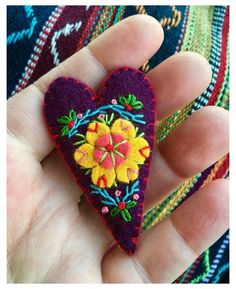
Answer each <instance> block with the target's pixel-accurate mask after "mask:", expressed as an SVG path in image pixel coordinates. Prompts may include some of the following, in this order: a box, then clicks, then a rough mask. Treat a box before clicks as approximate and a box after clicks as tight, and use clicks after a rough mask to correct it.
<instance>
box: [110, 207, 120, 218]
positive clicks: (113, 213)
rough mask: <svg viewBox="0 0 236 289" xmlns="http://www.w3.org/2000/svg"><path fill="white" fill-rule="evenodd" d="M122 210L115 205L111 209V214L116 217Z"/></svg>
mask: <svg viewBox="0 0 236 289" xmlns="http://www.w3.org/2000/svg"><path fill="white" fill-rule="evenodd" d="M119 212H120V210H119V209H118V208H117V207H114V208H113V209H112V210H111V211H110V215H111V216H112V217H115V216H117V215H118V214H119Z"/></svg>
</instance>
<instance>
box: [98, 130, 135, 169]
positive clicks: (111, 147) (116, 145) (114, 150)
mask: <svg viewBox="0 0 236 289" xmlns="http://www.w3.org/2000/svg"><path fill="white" fill-rule="evenodd" d="M129 152H130V144H129V142H128V141H127V140H126V139H125V138H124V137H123V136H122V135H120V134H117V133H111V134H106V135H103V136H100V137H99V138H98V139H97V140H96V143H95V150H94V155H93V156H94V160H95V161H96V162H98V163H99V164H100V165H101V167H103V168H106V169H113V168H116V167H117V166H119V165H120V164H122V163H123V162H124V161H125V159H126V158H127V156H128V154H129Z"/></svg>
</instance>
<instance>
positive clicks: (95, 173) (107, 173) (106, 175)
mask: <svg viewBox="0 0 236 289" xmlns="http://www.w3.org/2000/svg"><path fill="white" fill-rule="evenodd" d="M91 178H92V182H93V183H94V185H96V186H97V187H100V188H110V187H111V186H112V185H113V183H114V181H115V178H116V173H115V170H114V169H105V168H103V167H101V166H99V165H98V166H96V167H95V168H93V169H92V175H91Z"/></svg>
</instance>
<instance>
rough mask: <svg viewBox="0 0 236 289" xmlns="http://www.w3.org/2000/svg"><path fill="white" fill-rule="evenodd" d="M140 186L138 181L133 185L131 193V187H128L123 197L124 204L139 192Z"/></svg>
mask: <svg viewBox="0 0 236 289" xmlns="http://www.w3.org/2000/svg"><path fill="white" fill-rule="evenodd" d="M138 184H139V181H136V182H135V183H133V185H132V187H131V189H130V192H129V187H128V186H126V194H125V196H124V197H123V199H122V200H123V202H125V200H126V199H127V198H128V197H129V196H132V195H133V194H134V193H136V192H138V191H139V189H138V188H137V186H138Z"/></svg>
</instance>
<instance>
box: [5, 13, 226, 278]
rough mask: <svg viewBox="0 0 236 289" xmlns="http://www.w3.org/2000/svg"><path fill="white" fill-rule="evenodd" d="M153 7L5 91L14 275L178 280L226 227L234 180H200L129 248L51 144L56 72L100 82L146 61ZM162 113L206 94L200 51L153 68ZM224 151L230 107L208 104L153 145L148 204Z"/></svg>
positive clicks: (156, 31) (155, 30) (158, 38)
mask: <svg viewBox="0 0 236 289" xmlns="http://www.w3.org/2000/svg"><path fill="white" fill-rule="evenodd" d="M162 41H163V31H162V28H161V26H160V24H159V23H158V22H157V21H156V20H155V19H153V18H152V17H150V16H132V17H129V18H127V19H125V20H123V21H121V22H120V23H118V24H117V25H115V26H113V27H111V28H110V29H108V30H107V31H105V32H104V33H103V34H102V35H101V36H99V37H98V38H97V39H96V40H94V41H92V42H91V43H90V44H89V45H88V46H87V47H85V48H83V49H81V50H80V51H79V52H77V53H75V54H74V55H73V56H72V57H70V58H69V59H67V60H66V61H65V62H63V63H62V64H60V65H59V66H58V67H56V68H54V69H53V70H51V71H50V72H49V73H47V74H46V75H44V76H43V77H41V78H40V79H39V80H38V81H37V82H36V83H34V84H33V85H30V86H29V87H28V88H26V89H25V90H23V91H22V92H20V93H18V94H16V95H15V96H13V97H12V98H11V99H10V100H9V101H8V278H9V282H109V283H110V282H111V283H116V282H134V283H135V282H141V283H142V282H158V283H159V282H167V283H169V282H173V281H174V280H175V279H176V278H177V277H178V276H179V275H180V274H182V273H183V272H184V271H185V270H186V269H187V268H188V266H190V264H191V263H192V262H193V261H194V260H195V259H196V258H197V257H198V256H199V255H200V254H201V253H202V252H203V251H204V250H206V249H207V248H208V247H209V246H210V245H211V244H212V243H214V242H215V241H216V240H217V239H218V238H219V237H220V236H221V235H222V234H223V233H224V232H225V231H226V230H227V228H228V183H227V181H226V180H224V179H221V180H216V181H213V182H211V183H210V184H208V185H206V186H205V187H203V188H201V189H200V190H199V191H198V192H197V193H196V194H194V195H193V196H192V197H190V198H189V199H188V200H187V201H186V202H185V203H184V204H182V205H181V206H180V207H179V208H178V209H177V210H175V212H174V213H172V214H171V215H170V216H169V217H168V218H167V219H165V220H164V221H162V222H161V223H158V224H157V225H155V226H153V227H152V228H151V229H150V230H148V231H146V232H145V233H143V234H142V235H141V236H140V239H139V243H138V247H137V251H136V252H135V254H134V255H133V256H132V257H130V256H127V255H126V254H125V253H124V252H123V251H122V250H121V249H120V248H118V247H116V248H113V249H112V250H110V251H109V252H108V249H109V248H110V246H111V245H112V244H113V243H114V240H113V238H112V237H111V234H110V232H109V231H108V230H107V229H106V228H105V226H104V225H103V224H102V222H101V220H100V218H99V217H98V216H97V214H96V213H95V212H94V210H93V209H92V208H91V207H90V206H89V205H88V204H87V202H86V201H85V200H83V201H81V202H80V203H79V206H78V202H79V199H80V196H81V192H80V190H79V188H78V186H77V185H76V184H75V183H74V180H73V179H72V178H71V176H70V174H69V173H67V169H66V167H65V164H64V162H63V161H62V160H61V158H60V157H59V155H58V152H57V151H56V150H55V149H54V145H53V142H52V141H51V137H50V135H49V133H48V130H47V128H46V125H45V121H44V118H43V114H42V104H43V99H44V94H45V92H46V90H47V87H48V86H49V84H50V83H51V81H52V80H54V79H55V78H57V77H58V76H70V77H74V78H77V79H80V80H81V81H83V82H85V83H86V84H88V85H89V86H90V87H92V88H93V89H95V90H97V89H98V87H99V85H100V84H101V81H102V80H103V79H104V78H105V77H106V75H107V73H108V72H110V71H112V70H113V69H115V68H117V67H120V66H124V65H128V66H131V67H134V68H138V67H140V66H141V65H142V64H143V63H144V62H145V61H146V60H148V59H149V58H150V57H151V56H152V55H153V54H154V53H155V52H156V51H157V50H158V48H159V47H160V45H161V43H162ZM147 75H148V77H149V79H150V80H151V81H152V83H153V87H154V90H155V92H156V94H157V95H158V112H157V117H158V120H161V119H163V118H165V117H167V116H168V115H170V114H172V113H173V112H175V111H177V110H179V109H180V108H182V107H183V106H185V105H187V104H188V103H190V102H191V101H192V100H194V99H195V98H196V97H197V96H198V95H200V94H201V93H202V92H203V91H204V90H205V89H206V88H207V86H208V85H209V83H210V80H211V69H210V66H209V64H208V63H207V61H206V60H205V59H204V58H203V57H201V56H200V55H198V54H196V53H190V52H184V53H178V54H175V55H173V56H171V57H170V58H168V59H167V60H165V61H163V62H162V63H161V64H160V65H158V66H157V67H155V68H154V69H152V70H151V71H150V72H149V73H148V74H147ZM227 151H228V112H227V111H225V110H224V109H222V108H219V107H213V106H209V107H205V108H202V109H200V110H198V111H197V112H195V113H194V114H193V115H191V116H190V117H189V118H188V119H187V120H185V121H184V122H183V123H182V124H181V125H179V126H178V128H177V129H175V130H174V131H173V132H171V133H170V134H169V135H168V136H167V137H166V139H165V140H164V141H162V142H161V143H160V145H158V146H157V147H156V148H155V151H154V155H153V160H152V164H151V170H150V181H149V183H148V187H147V191H146V199H145V208H144V210H145V212H147V211H148V210H150V209H151V208H152V207H154V206H155V205H156V204H157V203H158V202H160V201H161V200H162V199H163V198H165V197H167V196H168V195H169V194H170V193H171V192H172V191H173V190H174V189H175V188H177V187H178V186H180V185H181V184H182V183H183V182H184V181H185V180H186V179H187V178H189V177H192V176H193V175H195V174H197V173H199V172H201V171H202V170H204V169H205V168H207V167H208V166H209V165H211V164H213V163H214V162H215V161H217V160H218V159H219V158H221V157H222V156H224V155H225V154H226V153H227Z"/></svg>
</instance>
